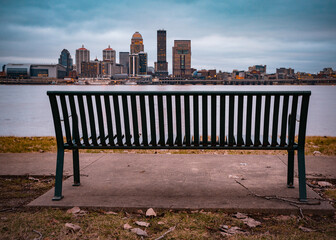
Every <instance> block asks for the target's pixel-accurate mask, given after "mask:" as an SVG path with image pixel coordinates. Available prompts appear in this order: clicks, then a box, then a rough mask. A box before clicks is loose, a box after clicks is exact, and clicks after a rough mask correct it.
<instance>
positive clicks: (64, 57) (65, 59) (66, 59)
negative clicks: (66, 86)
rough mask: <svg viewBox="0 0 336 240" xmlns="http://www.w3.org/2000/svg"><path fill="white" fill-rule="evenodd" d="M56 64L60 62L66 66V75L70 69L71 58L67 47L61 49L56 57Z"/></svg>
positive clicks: (71, 64)
mask: <svg viewBox="0 0 336 240" xmlns="http://www.w3.org/2000/svg"><path fill="white" fill-rule="evenodd" d="M58 64H61V65H62V66H64V67H65V68H66V76H68V75H69V72H70V71H72V66H73V60H72V58H71V55H70V52H69V51H68V50H67V49H63V50H62V52H61V55H60V58H59V59H58Z"/></svg>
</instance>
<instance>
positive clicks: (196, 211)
mask: <svg viewBox="0 0 336 240" xmlns="http://www.w3.org/2000/svg"><path fill="white" fill-rule="evenodd" d="M190 212H191V213H198V210H195V211H190Z"/></svg>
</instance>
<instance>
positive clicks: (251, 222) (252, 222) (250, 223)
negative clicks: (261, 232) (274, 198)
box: [242, 217, 261, 228]
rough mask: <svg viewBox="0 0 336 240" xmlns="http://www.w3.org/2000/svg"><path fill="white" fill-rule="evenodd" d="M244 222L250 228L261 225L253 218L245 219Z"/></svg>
mask: <svg viewBox="0 0 336 240" xmlns="http://www.w3.org/2000/svg"><path fill="white" fill-rule="evenodd" d="M242 220H243V222H244V223H245V224H246V225H247V226H249V227H250V228H254V227H256V226H259V225H261V222H259V221H257V220H254V219H253V218H249V217H248V218H245V219H242Z"/></svg>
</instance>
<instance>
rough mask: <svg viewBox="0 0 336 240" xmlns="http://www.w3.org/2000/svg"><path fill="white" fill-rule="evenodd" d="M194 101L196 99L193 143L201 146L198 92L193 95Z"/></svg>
mask: <svg viewBox="0 0 336 240" xmlns="http://www.w3.org/2000/svg"><path fill="white" fill-rule="evenodd" d="M193 101H194V116H193V117H194V139H193V144H194V145H195V146H199V139H200V136H199V114H198V111H199V109H198V94H195V95H193Z"/></svg>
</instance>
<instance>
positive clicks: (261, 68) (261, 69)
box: [248, 65, 266, 74]
mask: <svg viewBox="0 0 336 240" xmlns="http://www.w3.org/2000/svg"><path fill="white" fill-rule="evenodd" d="M248 70H249V72H252V71H257V72H260V74H263V73H266V65H254V66H252V67H249V68H248Z"/></svg>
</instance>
